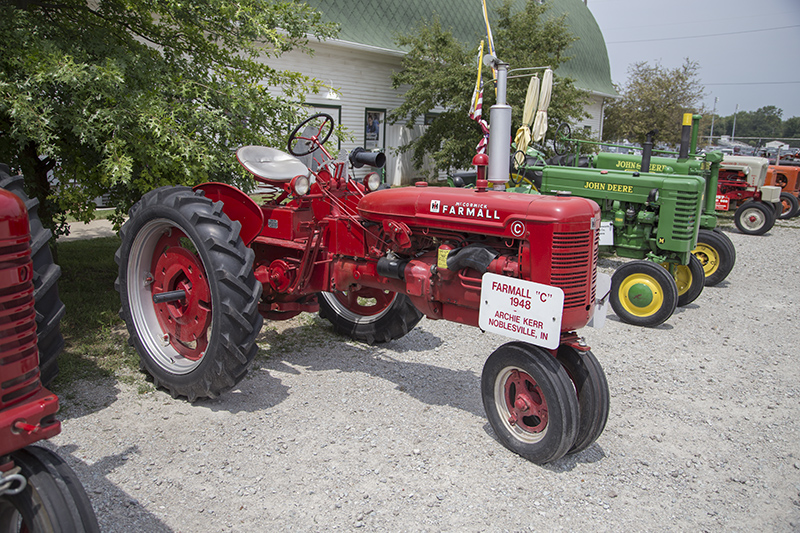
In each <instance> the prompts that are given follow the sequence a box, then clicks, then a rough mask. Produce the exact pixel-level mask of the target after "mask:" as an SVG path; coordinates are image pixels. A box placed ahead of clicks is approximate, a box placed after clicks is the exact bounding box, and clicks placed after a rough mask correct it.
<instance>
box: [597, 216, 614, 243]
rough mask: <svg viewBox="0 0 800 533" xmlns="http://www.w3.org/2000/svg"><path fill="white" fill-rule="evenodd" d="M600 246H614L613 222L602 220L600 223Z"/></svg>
mask: <svg viewBox="0 0 800 533" xmlns="http://www.w3.org/2000/svg"><path fill="white" fill-rule="evenodd" d="M599 244H600V246H614V222H613V221H611V220H604V221H603V222H601V223H600V243H599Z"/></svg>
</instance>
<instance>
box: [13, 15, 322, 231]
mask: <svg viewBox="0 0 800 533" xmlns="http://www.w3.org/2000/svg"><path fill="white" fill-rule="evenodd" d="M335 30H336V28H335V27H333V26H332V25H329V24H325V23H323V22H322V21H321V18H320V15H319V13H317V12H316V11H313V10H311V9H310V8H308V7H307V6H306V5H305V4H302V3H298V2H296V1H294V0H287V1H281V2H273V1H269V0H240V1H238V2H227V1H225V0H209V1H205V2H186V1H178V0H127V1H125V2H122V1H119V0H98V1H93V2H87V1H86V0H59V1H58V2H47V1H44V0H41V1H39V0H17V1H16V2H8V1H7V0H4V1H3V2H2V3H0V35H1V36H2V39H3V46H2V48H0V161H3V162H7V163H10V164H11V165H12V166H13V167H15V168H17V169H19V170H21V171H22V172H23V173H24V174H25V177H26V186H27V188H28V189H29V192H30V193H32V195H35V196H37V197H38V198H39V200H40V202H41V204H42V207H41V208H40V213H41V214H42V215H43V219H45V220H48V219H51V218H56V219H58V220H60V221H61V225H62V226H63V221H64V215H65V214H67V213H69V214H73V215H75V216H77V217H78V218H79V219H82V220H89V219H91V218H92V212H93V209H94V204H93V201H92V199H93V198H95V197H97V196H100V195H103V194H109V195H111V197H112V199H113V200H114V201H115V202H116V203H117V206H118V213H120V212H122V211H123V210H126V209H127V208H128V207H129V206H130V205H131V204H132V203H133V202H134V201H135V200H137V199H138V197H139V196H141V194H142V193H144V192H146V191H148V190H150V189H152V188H155V187H158V186H161V185H166V184H188V185H193V184H196V183H199V182H202V181H207V180H215V181H225V182H232V183H236V182H237V180H241V179H242V178H243V175H242V174H241V172H240V170H239V169H238V168H237V165H236V162H235V158H234V157H233V154H232V151H231V150H232V149H234V148H235V147H237V146H239V145H242V144H250V143H252V144H266V145H277V144H278V143H280V142H281V139H282V138H283V136H284V135H285V133H286V129H287V128H288V127H289V125H290V124H292V123H293V121H294V120H295V118H294V112H295V110H296V105H297V103H298V102H302V101H303V96H304V94H305V93H306V92H307V91H309V90H312V91H313V90H315V89H316V90H318V87H319V83H318V82H317V81H316V80H312V79H309V78H307V77H305V76H302V75H300V74H297V73H294V72H289V71H280V70H276V69H273V68H271V67H270V66H269V65H268V63H269V58H271V57H276V56H278V55H280V54H282V53H284V52H287V51H289V50H292V49H305V50H307V44H308V43H307V36H308V35H309V34H310V35H313V36H315V37H316V38H325V37H328V36H331V35H333V34H334V32H335ZM48 174H51V175H52V178H54V179H51V180H48ZM56 183H57V185H56Z"/></svg>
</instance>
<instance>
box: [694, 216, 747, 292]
mask: <svg viewBox="0 0 800 533" xmlns="http://www.w3.org/2000/svg"><path fill="white" fill-rule="evenodd" d="M692 255H694V256H695V257H696V258H697V259H698V260H699V261H700V265H702V267H703V272H704V273H705V285H706V287H713V286H714V285H716V284H718V283H719V282H721V281H722V280H724V279H725V278H727V277H728V274H730V273H731V271H732V270H733V266H734V265H735V264H736V248H735V247H734V245H733V242H731V240H730V238H728V236H727V235H725V234H724V233H722V232H720V231H717V230H714V231H709V230H706V229H701V230H700V232H699V233H698V234H697V246H696V247H695V249H694V250H692Z"/></svg>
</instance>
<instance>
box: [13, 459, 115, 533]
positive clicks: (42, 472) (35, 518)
mask: <svg viewBox="0 0 800 533" xmlns="http://www.w3.org/2000/svg"><path fill="white" fill-rule="evenodd" d="M10 458H11V460H12V461H13V462H14V465H15V466H16V467H19V469H20V474H21V475H22V476H23V477H24V478H25V479H26V481H27V483H26V486H25V488H24V489H23V490H22V491H21V492H19V493H18V494H13V495H9V494H6V495H4V496H2V497H0V531H3V532H6V531H9V532H10V531H20V532H23V531H32V532H35V533H67V532H77V531H80V532H85V533H94V532H99V531H100V527H99V526H98V523H97V517H96V516H95V513H94V510H93V509H92V505H91V502H90V501H89V498H88V497H87V495H86V491H85V490H84V489H83V486H82V485H81V482H80V480H79V479H78V476H77V475H75V472H74V471H73V470H72V469H71V468H70V467H69V465H67V463H65V462H64V460H63V459H61V457H59V456H58V455H56V454H55V453H53V452H51V451H50V450H47V449H45V448H42V447H39V446H28V447H27V448H24V449H22V450H18V451H16V452H13V453H12V454H11V455H10Z"/></svg>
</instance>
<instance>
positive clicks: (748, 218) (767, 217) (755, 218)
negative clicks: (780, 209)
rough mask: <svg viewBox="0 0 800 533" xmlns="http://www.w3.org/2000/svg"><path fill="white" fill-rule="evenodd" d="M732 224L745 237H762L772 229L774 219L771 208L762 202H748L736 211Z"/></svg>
mask: <svg viewBox="0 0 800 533" xmlns="http://www.w3.org/2000/svg"><path fill="white" fill-rule="evenodd" d="M733 223H734V224H736V228H737V229H738V230H739V231H740V232H742V233H744V234H745V235H763V234H765V233H766V232H768V231H769V230H770V228H772V226H773V224H774V223H775V217H774V213H773V212H772V207H770V206H767V205H766V204H765V203H764V202H755V201H753V200H748V201H746V202H744V203H743V204H742V205H740V206H739V209H737V210H736V213H735V214H734V215H733Z"/></svg>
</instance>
